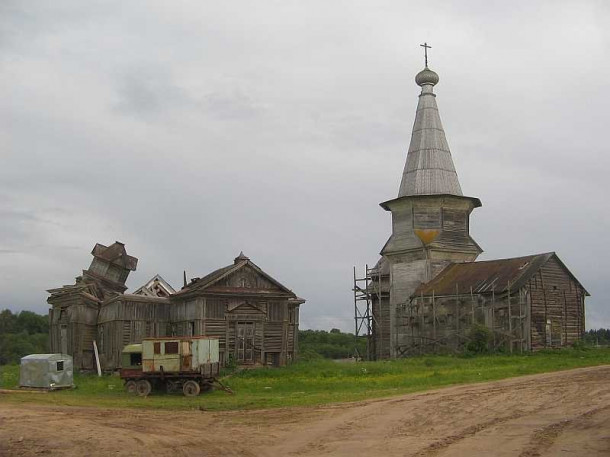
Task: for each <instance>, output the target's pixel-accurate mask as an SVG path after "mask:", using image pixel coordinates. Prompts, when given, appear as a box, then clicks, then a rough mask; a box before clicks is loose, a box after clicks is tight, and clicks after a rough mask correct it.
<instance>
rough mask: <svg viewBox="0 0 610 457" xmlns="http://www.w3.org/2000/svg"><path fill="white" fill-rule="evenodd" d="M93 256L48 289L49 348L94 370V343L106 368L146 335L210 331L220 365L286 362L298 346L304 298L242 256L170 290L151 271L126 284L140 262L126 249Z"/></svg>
mask: <svg viewBox="0 0 610 457" xmlns="http://www.w3.org/2000/svg"><path fill="white" fill-rule="evenodd" d="M92 255H93V261H92V263H91V266H90V267H89V269H88V270H84V271H83V274H82V276H79V277H78V278H76V282H75V284H74V285H69V286H64V287H61V288H58V289H51V290H49V293H50V294H51V295H50V297H49V298H48V300H47V301H48V303H49V304H50V305H51V309H50V311H49V316H50V324H51V325H50V336H51V338H50V340H51V351H52V352H62V353H66V354H70V355H72V356H73V357H74V366H75V367H76V368H77V369H85V370H89V369H93V367H94V364H95V362H94V341H95V343H96V345H97V347H98V351H99V357H100V362H101V365H102V368H103V369H104V370H114V369H117V368H119V367H120V360H121V358H120V354H121V350H122V349H123V347H125V346H126V345H128V344H131V343H139V342H141V341H142V339H143V338H146V337H159V336H160V337H163V336H199V335H201V336H214V337H218V338H219V340H220V341H219V342H220V357H221V362H223V363H227V362H229V361H231V360H234V361H235V362H236V363H240V364H267V365H273V366H281V365H285V364H286V363H288V362H289V361H291V360H293V359H294V358H295V357H296V354H297V349H298V325H299V306H300V305H301V304H303V303H304V302H305V300H303V299H301V298H299V297H297V296H296V295H295V294H294V293H293V292H292V291H291V290H289V289H288V288H286V287H285V286H283V285H282V284H280V283H279V282H278V281H277V280H275V279H274V278H272V277H271V276H269V275H268V274H267V273H265V272H264V271H263V270H261V269H260V268H259V267H258V266H257V265H255V264H254V263H253V262H252V261H251V260H250V259H249V258H248V257H246V256H245V255H244V254H243V253H241V254H240V255H239V256H238V257H236V258H235V260H234V262H233V263H232V264H231V265H228V266H226V267H223V268H219V269H218V270H216V271H214V272H212V273H210V274H208V275H207V276H204V277H202V278H194V279H192V280H191V281H190V282H189V283H188V284H187V283H186V278H185V285H184V287H183V288H182V289H181V290H179V291H175V290H174V289H173V288H172V287H171V285H169V284H168V283H167V282H166V281H165V280H164V279H163V278H162V277H161V276H159V275H156V276H155V277H153V278H152V279H151V280H150V281H148V282H147V283H146V284H145V285H143V286H142V287H140V288H139V289H137V290H136V291H135V292H134V293H132V294H128V293H125V291H126V290H127V287H126V286H125V281H126V280H127V276H128V275H129V272H130V271H133V270H135V269H136V265H137V259H136V258H135V257H131V256H129V255H127V252H126V251H125V246H124V245H123V244H122V243H119V242H115V243H114V244H112V245H111V246H109V247H106V246H103V245H101V244H96V246H95V247H94V249H93V251H92Z"/></svg>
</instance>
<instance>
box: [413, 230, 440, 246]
mask: <svg viewBox="0 0 610 457" xmlns="http://www.w3.org/2000/svg"><path fill="white" fill-rule="evenodd" d="M439 233H440V230H435V229H415V234H416V235H417V237H418V238H419V239H420V240H421V242H422V243H424V244H430V243H432V242H433V241H434V240H435V239H436V237H437V236H438V234H439Z"/></svg>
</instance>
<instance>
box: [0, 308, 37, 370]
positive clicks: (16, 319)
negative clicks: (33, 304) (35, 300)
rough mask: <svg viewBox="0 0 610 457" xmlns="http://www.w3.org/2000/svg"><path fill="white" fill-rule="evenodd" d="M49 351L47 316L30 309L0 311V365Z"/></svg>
mask: <svg viewBox="0 0 610 457" xmlns="http://www.w3.org/2000/svg"><path fill="white" fill-rule="evenodd" d="M47 352H49V317H48V316H41V315H40V314H36V313H33V312H32V311H21V312H19V313H13V312H12V311H11V310H9V309H5V310H3V311H0V365H5V364H8V363H19V360H20V359H21V357H23V356H25V355H28V354H41V353H42V354H44V353H47Z"/></svg>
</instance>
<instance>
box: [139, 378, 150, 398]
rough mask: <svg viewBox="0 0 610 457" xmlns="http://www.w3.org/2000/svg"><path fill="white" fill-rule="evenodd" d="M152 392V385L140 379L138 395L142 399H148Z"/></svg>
mask: <svg viewBox="0 0 610 457" xmlns="http://www.w3.org/2000/svg"><path fill="white" fill-rule="evenodd" d="M151 390H152V385H151V384H150V382H149V381H148V380H147V379H140V380H139V381H138V382H137V383H136V393H137V394H138V395H139V396H140V397H147V396H148V395H149V394H150V392H151Z"/></svg>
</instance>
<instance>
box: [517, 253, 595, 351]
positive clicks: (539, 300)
mask: <svg viewBox="0 0 610 457" xmlns="http://www.w3.org/2000/svg"><path fill="white" fill-rule="evenodd" d="M528 286H529V288H530V291H531V307H532V311H531V316H532V317H531V345H532V349H533V350H536V349H542V348H549V347H560V346H568V345H571V344H573V343H574V342H575V341H578V340H580V339H581V338H582V336H583V334H584V331H585V326H584V325H585V315H584V297H585V292H584V290H583V288H582V287H581V286H580V285H579V284H578V283H577V282H576V281H574V279H573V278H572V277H571V276H570V275H569V274H568V273H567V272H566V270H565V268H564V267H563V266H562V265H561V264H560V263H559V262H558V261H557V260H556V259H555V258H551V259H550V260H549V261H548V262H547V263H546V264H545V265H543V266H542V268H540V270H539V271H538V272H537V273H536V275H534V277H533V278H531V280H530V281H529V284H528Z"/></svg>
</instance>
